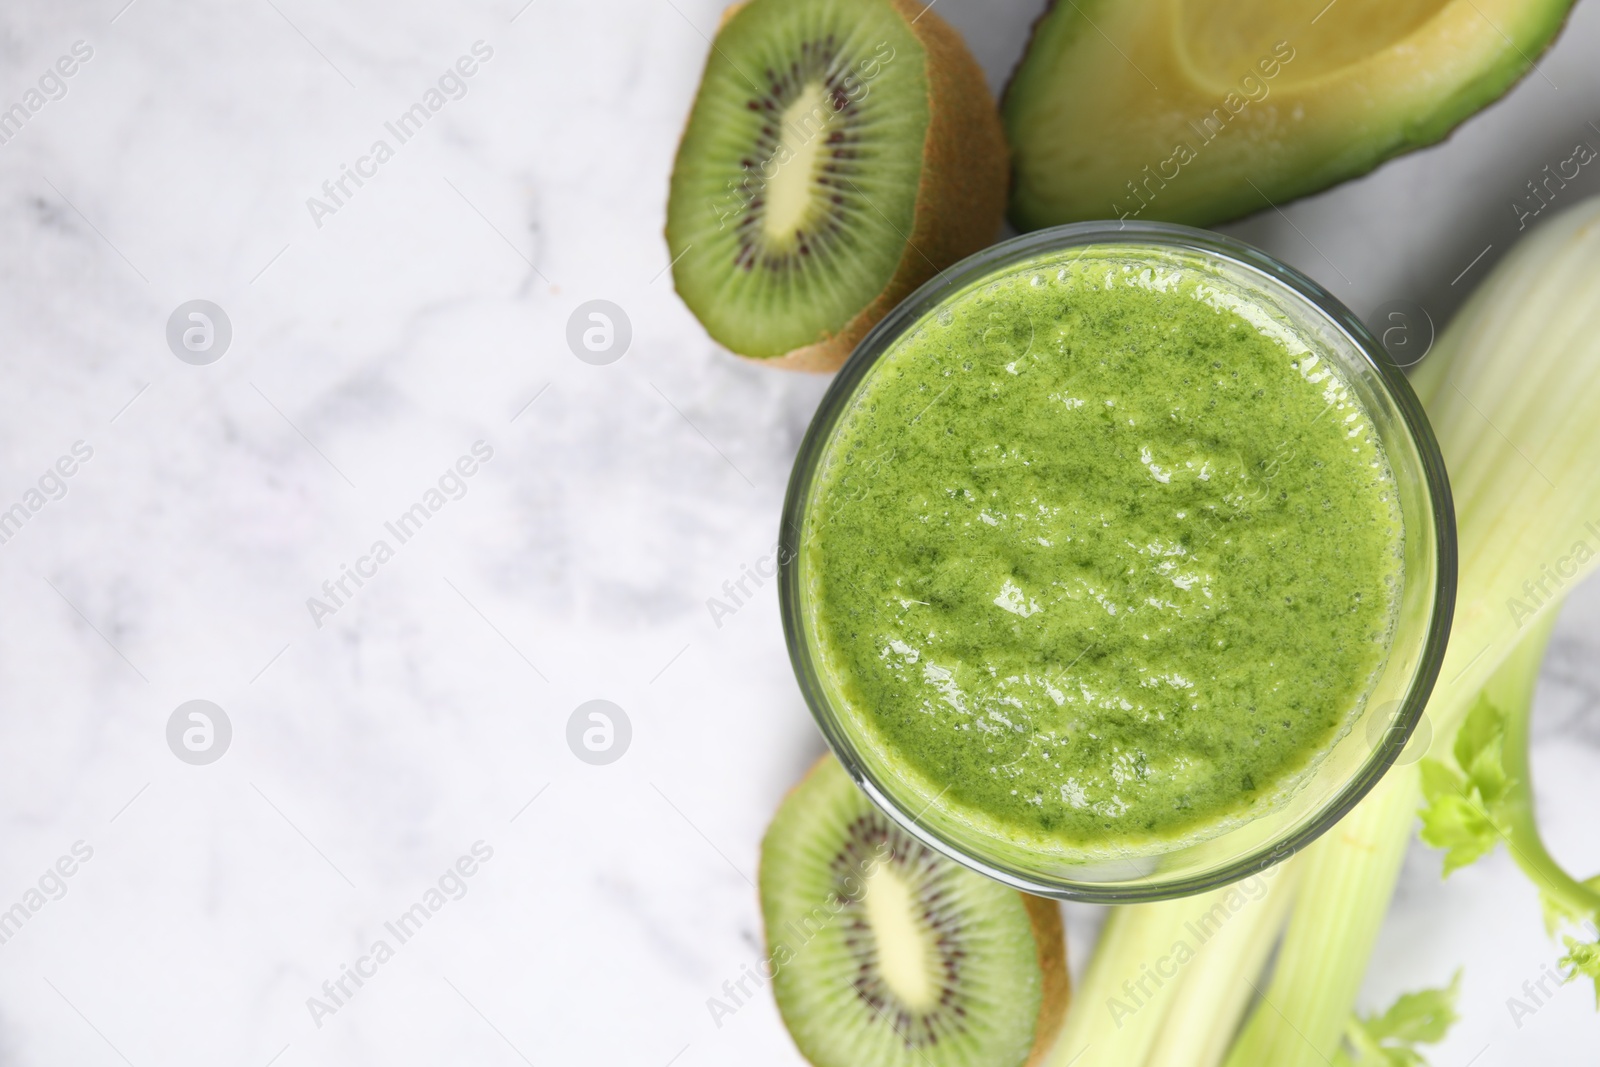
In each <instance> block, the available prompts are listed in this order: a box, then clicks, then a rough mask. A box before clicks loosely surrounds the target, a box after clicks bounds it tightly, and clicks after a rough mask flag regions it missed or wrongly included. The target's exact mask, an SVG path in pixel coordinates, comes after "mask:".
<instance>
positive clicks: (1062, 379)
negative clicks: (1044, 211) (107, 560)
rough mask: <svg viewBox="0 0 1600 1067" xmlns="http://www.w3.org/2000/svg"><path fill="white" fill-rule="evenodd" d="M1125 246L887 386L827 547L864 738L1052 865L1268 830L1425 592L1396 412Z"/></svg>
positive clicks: (830, 654)
mask: <svg viewBox="0 0 1600 1067" xmlns="http://www.w3.org/2000/svg"><path fill="white" fill-rule="evenodd" d="M1219 279H1220V276H1219V275H1217V274H1216V273H1215V272H1214V271H1211V270H1203V269H1200V265H1199V264H1198V263H1197V262H1196V261H1194V260H1185V259H1182V258H1179V257H1178V255H1177V254H1176V253H1172V252H1163V251H1161V250H1158V249H1153V248H1140V247H1136V246H1120V245H1119V246H1097V247H1094V248H1091V249H1090V250H1088V251H1087V252H1081V250H1072V251H1070V252H1067V253H1055V254H1053V255H1051V256H1046V257H1045V258H1043V259H1040V260H1038V261H1036V262H1034V263H1031V264H1027V265H1024V266H1022V267H1011V268H1007V269H1006V270H1005V272H1004V273H1003V274H1001V275H999V276H997V277H993V278H990V279H987V280H985V281H983V282H982V283H980V284H978V285H976V286H974V287H970V288H968V289H967V290H965V291H964V292H963V293H962V294H961V295H959V296H957V297H955V298H953V300H951V301H950V302H948V303H946V304H945V305H944V306H943V307H942V308H941V309H940V310H938V311H937V312H935V313H932V314H930V315H929V316H927V317H926V318H924V319H923V320H922V321H921V322H919V323H918V324H917V325H915V326H914V327H913V328H911V329H910V330H908V331H907V332H906V333H905V334H903V335H902V336H901V337H900V339H899V340H898V341H896V342H895V343H894V344H893V346H892V347H891V348H890V349H889V350H888V351H887V352H885V353H884V355H883V356H882V357H881V358H880V359H879V361H878V362H877V364H876V365H875V366H874V367H873V369H872V370H871V371H870V372H869V373H868V375H867V376H866V378H864V379H863V381H862V382H861V383H860V384H859V386H858V387H857V390H856V393H855V395H854V397H853V399H852V400H851V401H850V402H849V404H848V406H847V408H846V410H845V411H844V413H843V415H842V417H841V419H840V421H839V423H838V425H837V426H836V428H835V430H834V432H833V434H832V437H831V440H830V442H829V444H828V445H827V448H826V451H825V453H824V456H823V458H822V461H821V465H820V467H819V469H818V473H817V476H816V480H815V481H814V482H813V486H812V491H811V493H812V495H811V497H810V501H809V504H808V506H807V510H806V520H805V527H804V529H803V531H802V546H803V547H802V549H801V559H800V567H801V582H802V594H801V595H802V604H803V608H802V610H803V613H804V615H805V618H806V620H807V621H806V626H807V628H808V629H809V631H810V640H811V641H812V642H813V647H814V649H815V652H816V654H817V658H818V660H819V665H820V668H821V670H822V672H823V674H824V675H825V677H826V679H827V681H826V683H825V684H826V685H828V686H829V687H830V688H831V689H832V690H833V691H834V693H835V700H836V702H837V703H838V704H839V705H841V707H840V713H841V716H842V718H843V720H844V722H845V724H846V728H847V729H848V730H850V731H851V732H852V734H853V735H854V736H856V737H857V739H858V741H859V743H860V744H861V745H862V747H863V748H864V749H868V750H870V751H872V752H874V753H876V754H877V755H878V757H879V758H880V760H881V761H882V762H884V763H886V764H887V765H888V766H889V767H890V768H891V770H892V773H895V774H899V775H902V776H903V777H905V778H906V779H907V780H908V781H910V782H912V783H914V785H915V788H916V791H917V792H918V793H919V794H921V795H923V796H927V797H933V796H934V795H936V794H939V796H938V801H937V803H938V804H939V805H941V806H942V807H943V808H944V810H945V811H947V812H949V813H953V814H954V815H955V817H957V818H959V819H963V820H965V821H968V822H970V823H971V824H973V825H975V826H979V827H983V828H985V829H987V830H989V831H991V832H999V833H1002V834H1004V835H1005V836H1006V837H1007V838H1009V839H1010V840H1012V841H1014V842H1016V843H1018V844H1023V845H1028V846H1037V847H1041V848H1046V849H1052V850H1054V849H1067V850H1078V849H1083V848H1092V849H1099V848H1106V847H1110V848H1119V847H1127V846H1132V845H1137V844H1140V843H1144V842H1148V841H1151V840H1152V839H1154V840H1158V841H1159V840H1161V839H1172V838H1175V837H1180V836H1188V835H1190V834H1191V833H1192V832H1195V831H1196V830H1200V831H1203V830H1204V829H1205V828H1206V827H1207V826H1208V825H1213V824H1223V823H1225V822H1227V821H1230V820H1232V819H1234V818H1237V817H1241V816H1247V815H1249V814H1251V809H1252V808H1253V807H1258V806H1260V805H1262V804H1263V801H1264V800H1266V799H1269V798H1272V797H1274V796H1276V795H1278V794H1280V793H1281V792H1282V791H1283V789H1284V788H1285V787H1286V785H1288V784H1289V783H1291V782H1292V781H1293V780H1294V779H1295V778H1296V777H1297V776H1298V774H1299V773H1300V772H1303V771H1305V770H1306V769H1308V768H1309V767H1310V766H1312V765H1313V764H1314V762H1315V760H1316V759H1317V757H1318V756H1319V755H1320V754H1321V753H1322V752H1324V751H1325V750H1326V749H1327V748H1328V747H1329V746H1330V745H1331V744H1332V743H1333V742H1334V741H1335V740H1336V738H1337V737H1338V735H1339V734H1340V733H1341V732H1342V731H1343V730H1344V729H1345V728H1346V727H1347V724H1348V723H1349V722H1350V721H1351V718H1352V716H1353V715H1354V714H1355V713H1356V711H1357V710H1358V709H1359V706H1360V704H1361V702H1362V701H1363V699H1364V696H1365V694H1366V692H1367V690H1368V688H1369V687H1370V685H1371V684H1372V681H1373V679H1374V678H1375V676H1376V674H1377V672H1378V669H1379V668H1380V667H1381V666H1382V664H1383V661H1384V658H1385V655H1386V653H1387V651H1388V647H1389V642H1390V638H1391V631H1392V624H1393V619H1394V615H1395V607H1396V603H1397V601H1398V598H1399V594H1400V582H1401V577H1402V575H1401V569H1402V564H1401V542H1402V536H1403V531H1402V528H1401V520H1400V513H1399V508H1398V505H1397V502H1396V491H1395V485H1394V477H1393V474H1392V472H1391V470H1390V467H1389V463H1388V460H1387V458H1386V456H1385V455H1384V453H1383V450H1382V446H1381V444H1380V443H1379V442H1378V440H1377V438H1376V436H1375V434H1374V432H1373V429H1372V425H1371V422H1370V419H1369V417H1368V414H1367V412H1366V411H1365V409H1364V408H1363V407H1362V405H1361V404H1360V402H1359V401H1358V400H1357V399H1356V397H1355V396H1354V395H1353V393H1352V392H1351V390H1350V388H1349V386H1348V385H1347V383H1346V382H1345V380H1344V379H1343V377H1342V376H1341V373H1340V372H1337V371H1336V370H1335V369H1334V367H1332V366H1331V365H1330V359H1329V358H1328V357H1327V356H1326V354H1325V353H1322V354H1319V346H1320V342H1318V341H1316V340H1315V339H1313V338H1311V337H1310V336H1309V335H1308V334H1305V333H1303V332H1301V331H1299V330H1298V329H1297V328H1296V327H1295V326H1294V325H1292V323H1291V321H1290V319H1289V318H1288V317H1287V316H1285V315H1284V314H1283V313H1282V312H1280V311H1278V310H1276V309H1274V308H1273V307H1272V306H1271V305H1270V303H1268V299H1267V297H1265V296H1264V295H1262V294H1261V293H1260V292H1258V291H1255V290H1253V289H1252V288H1251V287H1250V286H1249V285H1248V284H1247V283H1246V282H1243V281H1232V282H1230V281H1225V280H1219Z"/></svg>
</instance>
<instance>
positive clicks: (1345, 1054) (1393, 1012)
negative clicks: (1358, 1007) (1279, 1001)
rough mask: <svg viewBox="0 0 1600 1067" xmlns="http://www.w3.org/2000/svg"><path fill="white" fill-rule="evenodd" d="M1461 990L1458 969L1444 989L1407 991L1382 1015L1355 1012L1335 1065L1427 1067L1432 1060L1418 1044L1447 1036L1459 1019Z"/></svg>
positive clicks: (1429, 1042) (1428, 1042)
mask: <svg viewBox="0 0 1600 1067" xmlns="http://www.w3.org/2000/svg"><path fill="white" fill-rule="evenodd" d="M1460 992H1461V972H1460V971H1457V972H1456V974H1455V977H1454V978H1452V979H1450V984H1449V985H1448V986H1446V987H1445V988H1443V989H1424V990H1421V991H1420V992H1416V993H1406V994H1403V995H1402V996H1401V997H1400V998H1399V999H1397V1000H1396V1001H1395V1002H1394V1003H1393V1004H1391V1005H1389V1009H1388V1010H1387V1011H1385V1012H1383V1014H1381V1015H1369V1016H1360V1015H1357V1016H1353V1017H1352V1018H1351V1019H1350V1022H1349V1024H1348V1025H1347V1026H1346V1027H1345V1040H1346V1045H1345V1047H1344V1048H1341V1049H1340V1050H1339V1054H1338V1056H1336V1057H1335V1059H1334V1065H1335V1067H1423V1065H1425V1064H1426V1063H1427V1062H1428V1061H1427V1060H1426V1059H1424V1058H1423V1056H1422V1053H1420V1052H1418V1051H1417V1046H1418V1045H1432V1044H1436V1043H1438V1042H1439V1041H1442V1040H1444V1036H1445V1034H1446V1033H1448V1032H1449V1030H1450V1027H1451V1025H1452V1024H1454V1023H1455V1021H1456V1019H1457V1018H1458V1016H1457V1015H1456V997H1457V995H1458V994H1459V993H1460Z"/></svg>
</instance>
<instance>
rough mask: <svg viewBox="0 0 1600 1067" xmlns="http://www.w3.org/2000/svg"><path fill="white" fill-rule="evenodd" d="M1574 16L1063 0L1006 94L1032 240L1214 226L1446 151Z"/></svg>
mask: <svg viewBox="0 0 1600 1067" xmlns="http://www.w3.org/2000/svg"><path fill="white" fill-rule="evenodd" d="M1571 6H1572V0H1334V2H1333V3H1332V4H1331V5H1330V4H1329V3H1328V0H1056V3H1055V5H1054V7H1053V8H1052V9H1051V10H1050V11H1049V12H1048V13H1047V14H1046V15H1045V16H1044V17H1043V18H1042V19H1041V20H1040V22H1039V24H1038V25H1037V27H1036V28H1035V30H1034V35H1033V40H1032V42H1031V43H1030V44H1029V47H1028V52H1027V54H1026V55H1025V56H1024V57H1023V60H1022V64H1021V65H1020V66H1019V67H1018V68H1017V72H1016V74H1015V75H1014V76H1013V78H1012V80H1011V84H1010V86H1009V87H1008V89H1007V91H1006V97H1005V102H1004V119H1005V124H1006V132H1007V135H1008V136H1009V138H1010V141H1011V145H1012V152H1013V174H1014V175H1015V179H1014V181H1015V184H1014V187H1013V191H1012V200H1011V207H1010V217H1011V221H1012V224H1013V225H1015V226H1016V227H1017V228H1018V229H1020V230H1031V229H1037V228H1039V227H1042V226H1052V225H1057V224H1060V223H1066V222H1078V221H1082V220H1086V219H1119V218H1120V219H1130V220H1131V219H1142V220H1146V221H1157V220H1159V221H1166V222H1181V223H1187V224H1189V225H1193V226H1210V225H1213V224H1216V223H1219V222H1225V221H1227V220H1229V219H1233V218H1238V217H1239V216H1242V215H1248V214H1252V213H1254V212H1256V211H1260V210H1262V209H1263V208H1266V207H1269V206H1272V205H1276V204H1281V203H1283V202H1285V201H1287V200H1292V199H1294V198H1296V197H1300V196H1305V195H1307V194H1309V193H1314V192H1317V191H1319V190H1322V189H1325V188H1327V187H1328V186H1330V185H1334V184H1336V183H1338V182H1341V181H1345V180H1347V179H1350V178H1354V177H1357V176H1359V175H1362V174H1365V173H1366V172H1368V171H1370V170H1371V169H1372V168H1373V167H1376V166H1377V165H1378V164H1379V163H1382V162H1383V161H1384V160H1386V159H1389V158H1391V157H1392V156H1396V155H1399V154H1400V153H1402V152H1408V151H1410V150H1412V149H1414V148H1420V147H1423V146H1424V145H1429V144H1433V143H1434V142H1436V141H1439V140H1442V139H1443V138H1444V137H1445V136H1446V135H1448V134H1449V132H1450V131H1451V130H1452V129H1454V128H1455V126H1456V125H1457V124H1459V123H1460V122H1461V121H1462V120H1463V119H1465V118H1467V117H1468V116H1470V115H1471V114H1473V113H1474V112H1475V111H1477V110H1478V109H1480V108H1482V107H1483V106H1485V105H1486V104H1488V103H1490V102H1491V101H1493V100H1495V99H1496V98H1498V97H1499V96H1500V95H1501V94H1502V93H1504V92H1505V91H1506V89H1507V88H1509V87H1510V86H1511V85H1512V84H1513V83H1514V82H1516V81H1517V80H1518V79H1519V78H1520V77H1522V76H1523V75H1524V74H1526V73H1527V72H1528V71H1529V69H1530V68H1531V67H1532V65H1533V62H1534V60H1535V59H1536V58H1537V57H1538V55H1539V54H1540V53H1541V52H1543V51H1544V49H1545V47H1546V46H1547V45H1548V44H1549V43H1550V41H1551V40H1552V39H1553V38H1554V37H1555V35H1556V33H1557V32H1559V30H1560V28H1561V25H1562V23H1563V22H1564V20H1565V18H1566V15H1567V12H1568V10H1569V9H1570V8H1571Z"/></svg>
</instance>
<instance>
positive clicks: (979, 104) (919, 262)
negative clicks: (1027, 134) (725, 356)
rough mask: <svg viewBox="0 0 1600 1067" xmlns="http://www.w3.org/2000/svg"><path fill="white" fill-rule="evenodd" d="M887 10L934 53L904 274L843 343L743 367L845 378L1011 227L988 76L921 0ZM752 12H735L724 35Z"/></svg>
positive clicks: (1007, 180)
mask: <svg viewBox="0 0 1600 1067" xmlns="http://www.w3.org/2000/svg"><path fill="white" fill-rule="evenodd" d="M889 2H890V6H891V7H893V8H894V10H895V12H896V13H897V14H898V15H899V16H900V17H901V18H902V19H904V20H905V22H906V24H907V25H908V26H909V28H910V29H911V32H912V33H914V34H916V37H917V40H918V41H920V42H921V43H922V47H923V50H924V51H925V52H926V53H927V60H926V63H925V67H924V69H925V71H926V77H927V81H928V132H927V135H926V137H925V138H924V140H923V142H922V175H921V177H920V179H919V180H918V182H917V207H916V213H915V215H914V217H913V220H912V226H911V234H910V237H909V239H908V240H907V241H906V247H905V250H904V251H903V252H902V253H901V255H900V263H899V266H897V267H896V268H895V272H894V274H893V276H892V277H891V278H890V279H889V284H888V285H886V286H885V287H884V288H883V290H882V291H881V292H879V293H878V295H877V296H876V297H874V298H873V299H872V301H871V302H870V303H868V304H867V306H866V307H864V308H862V309H861V311H859V312H858V313H857V314H856V317H855V318H853V319H851V320H850V321H849V322H847V323H845V325H844V327H843V328H842V329H840V330H839V332H838V333H834V334H828V335H825V336H823V337H822V338H821V339H820V340H818V341H815V342H813V343H812V344H809V345H806V346H804V347H802V348H796V349H794V350H793V351H791V352H786V353H784V354H783V355H781V356H770V357H765V358H755V357H751V356H741V357H740V358H742V359H749V360H751V361H752V362H754V363H760V364H763V365H764V366H768V367H782V368H784V369H785V370H802V371H816V372H821V373H829V372H832V371H836V370H838V369H839V366H840V364H842V363H843V362H844V361H845V359H846V357H848V356H849V355H850V353H851V352H852V351H853V350H854V349H855V347H856V345H857V344H859V343H860V342H861V339H862V338H863V337H865V336H866V335H867V331H868V330H870V329H872V327H873V326H875V325H877V323H878V320H879V319H881V318H883V317H884V316H885V315H887V314H888V313H889V311H890V310H891V309H892V308H893V307H894V306H895V305H896V304H898V303H900V301H902V300H904V299H905V298H906V297H907V296H910V295H911V292H912V290H914V289H916V288H917V286H919V285H921V284H922V283H923V282H925V281H927V280H928V279H929V278H931V277H933V276H934V275H935V274H937V273H938V272H939V271H941V270H943V269H944V268H946V267H948V266H950V265H951V264H953V263H955V262H956V261H957V260H961V259H965V258H966V257H967V256H970V255H972V254H973V253H974V252H977V251H980V250H981V249H983V248H985V247H987V246H988V245H990V244H992V243H993V242H994V239H995V238H996V237H997V236H998V235H999V233H1000V227H1001V224H1002V223H1003V222H1004V221H1005V213H1006V197H1007V194H1008V192H1009V190H1010V185H1011V149H1010V147H1009V146H1008V145H1007V143H1006V135H1005V128H1004V127H1003V126H1002V125H1001V123H1000V111H999V108H998V107H997V106H996V104H995V100H994V96H993V94H991V93H990V92H989V83H988V80H987V79H986V78H985V77H984V73H983V68H982V67H980V66H978V61H977V60H976V59H974V58H973V57H972V53H971V52H970V51H968V50H967V45H966V42H965V41H963V40H962V38H961V35H960V34H959V33H957V32H956V30H955V28H954V27H952V26H951V25H950V24H949V23H948V22H945V21H944V20H943V19H942V18H940V17H939V16H938V15H937V14H936V13H935V12H933V11H932V10H930V9H928V8H926V7H924V6H923V5H922V4H921V3H919V2H918V0H889ZM749 3H750V0H742V2H740V3H736V4H733V5H731V6H730V7H728V9H727V10H725V11H724V12H723V13H722V19H721V21H720V22H719V23H718V24H717V31H718V32H719V33H720V32H721V31H722V27H724V26H726V25H727V24H728V22H729V21H730V20H731V19H733V18H735V17H736V16H737V15H738V13H739V12H740V11H741V10H743V9H744V8H745V7H747V6H749ZM686 129H687V127H686Z"/></svg>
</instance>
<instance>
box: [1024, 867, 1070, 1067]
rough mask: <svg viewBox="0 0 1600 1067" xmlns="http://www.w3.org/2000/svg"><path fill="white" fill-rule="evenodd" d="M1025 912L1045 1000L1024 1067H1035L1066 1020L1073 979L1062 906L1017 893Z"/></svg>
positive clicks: (1046, 1052) (1048, 1050)
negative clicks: (1037, 958)
mask: <svg viewBox="0 0 1600 1067" xmlns="http://www.w3.org/2000/svg"><path fill="white" fill-rule="evenodd" d="M1017 895H1018V896H1020V897H1021V898H1022V906H1023V907H1025V908H1027V909H1028V922H1029V923H1031V924H1032V925H1033V943H1034V944H1035V945H1037V946H1038V947H1039V972H1040V974H1042V975H1043V976H1044V999H1043V1000H1042V1001H1040V1003H1039V1022H1038V1024H1037V1026H1036V1028H1035V1030H1034V1032H1033V1051H1032V1052H1030V1053H1028V1059H1027V1062H1026V1063H1025V1064H1024V1065H1023V1067H1037V1065H1038V1064H1041V1063H1043V1062H1044V1060H1045V1057H1046V1056H1048V1055H1050V1049H1051V1048H1053V1047H1054V1046H1055V1043H1056V1036H1057V1035H1058V1034H1060V1033H1061V1024H1062V1023H1063V1022H1065V1021H1066V1018H1067V1005H1068V1003H1070V1002H1071V1000H1072V979H1071V977H1070V976H1069V975H1068V974H1067V942H1066V934H1065V931H1063V930H1062V928H1061V905H1059V904H1057V903H1056V902H1055V901H1053V900H1047V899H1045V898H1044V897H1036V896H1034V895H1032V894H1031V893H1021V892H1019V893H1018V894H1017Z"/></svg>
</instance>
